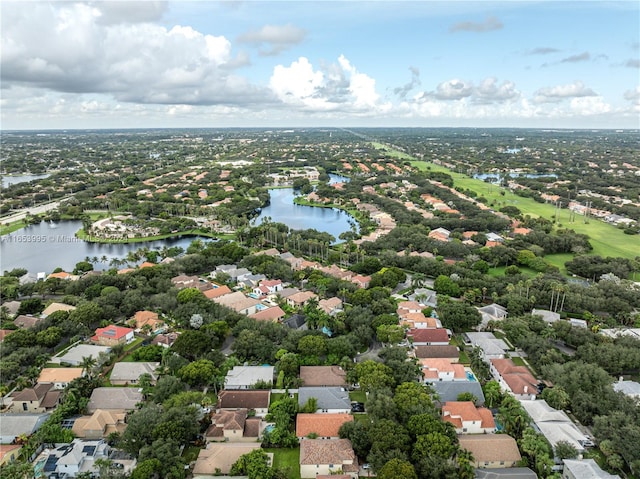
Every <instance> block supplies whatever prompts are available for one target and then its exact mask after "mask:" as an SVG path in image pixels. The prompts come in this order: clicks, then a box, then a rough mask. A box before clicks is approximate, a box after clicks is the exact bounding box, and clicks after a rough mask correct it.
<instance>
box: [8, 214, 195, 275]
mask: <svg viewBox="0 0 640 479" xmlns="http://www.w3.org/2000/svg"><path fill="white" fill-rule="evenodd" d="M81 228H82V222H81V221H61V222H59V223H55V224H52V223H47V222H42V223H40V224H37V225H31V226H27V227H25V228H22V229H20V230H18V231H16V232H14V233H11V234H9V235H4V236H2V238H1V240H0V258H1V261H0V270H1V271H2V272H4V271H11V270H12V269H14V268H26V269H27V270H28V271H29V272H31V273H38V272H46V273H51V272H52V271H53V270H54V269H56V268H58V267H60V268H62V269H63V270H65V271H72V270H73V268H74V267H75V265H76V263H78V262H80V261H83V260H84V259H85V258H86V257H87V256H88V257H89V258H93V257H94V256H95V257H97V258H98V259H101V258H102V259H104V260H105V261H99V262H98V263H96V264H95V265H94V268H95V269H98V270H100V269H108V268H109V267H110V266H109V262H110V261H111V260H112V259H114V258H125V257H126V256H127V254H128V253H129V252H130V251H136V250H138V249H140V248H143V247H147V248H149V249H153V250H160V249H162V247H163V246H167V247H172V246H179V247H181V248H183V249H185V250H186V249H187V247H188V246H189V245H190V244H191V241H193V240H194V239H195V238H194V237H193V236H189V237H182V238H170V239H165V240H158V241H147V242H144V243H129V244H100V243H88V242H86V241H83V240H80V239H78V238H76V237H75V233H76V232H77V231H78V230H79V229H81ZM103 257H104V258H103Z"/></svg>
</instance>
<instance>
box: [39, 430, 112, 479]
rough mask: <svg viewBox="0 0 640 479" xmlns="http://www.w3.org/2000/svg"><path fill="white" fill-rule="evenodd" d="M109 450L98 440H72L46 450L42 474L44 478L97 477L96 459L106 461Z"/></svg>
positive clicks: (104, 443)
mask: <svg viewBox="0 0 640 479" xmlns="http://www.w3.org/2000/svg"><path fill="white" fill-rule="evenodd" d="M109 451H110V448H109V446H108V445H107V443H106V442H105V441H104V440H102V439H100V440H84V439H74V440H73V441H72V442H71V443H68V444H67V443H62V444H59V445H57V447H55V448H53V449H49V450H48V455H47V460H46V462H45V464H44V468H43V472H44V474H45V476H46V477H51V476H54V475H55V477H69V478H74V477H76V476H77V475H78V474H80V473H90V474H95V475H98V467H97V466H96V465H95V461H96V460H97V459H105V460H106V459H108V458H109Z"/></svg>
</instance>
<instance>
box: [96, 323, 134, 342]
mask: <svg viewBox="0 0 640 479" xmlns="http://www.w3.org/2000/svg"><path fill="white" fill-rule="evenodd" d="M133 339H134V335H133V329H131V328H123V327H122V326H115V325H113V324H111V325H109V326H107V327H106V328H98V329H96V334H95V336H93V337H92V338H91V342H92V343H94V344H99V345H100V346H115V345H117V344H129V343H130V342H131V341H133Z"/></svg>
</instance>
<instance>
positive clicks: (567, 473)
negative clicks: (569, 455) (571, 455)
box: [562, 459, 620, 479]
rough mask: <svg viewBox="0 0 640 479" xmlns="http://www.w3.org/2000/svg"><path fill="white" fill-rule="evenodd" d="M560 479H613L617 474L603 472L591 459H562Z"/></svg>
mask: <svg viewBox="0 0 640 479" xmlns="http://www.w3.org/2000/svg"><path fill="white" fill-rule="evenodd" d="M563 462H564V469H563V470H562V479H614V478H618V479H619V478H620V476H618V475H617V474H609V473H608V472H606V471H603V470H602V469H601V468H600V466H598V463H597V462H596V461H594V460H593V459H582V460H580V459H564V460H563Z"/></svg>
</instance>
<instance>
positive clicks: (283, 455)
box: [264, 447, 300, 479]
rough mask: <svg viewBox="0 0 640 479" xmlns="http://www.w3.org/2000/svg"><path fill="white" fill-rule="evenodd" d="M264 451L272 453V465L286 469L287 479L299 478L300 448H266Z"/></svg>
mask: <svg viewBox="0 0 640 479" xmlns="http://www.w3.org/2000/svg"><path fill="white" fill-rule="evenodd" d="M264 451H265V452H272V453H273V466H274V467H279V468H282V469H286V470H287V477H288V478H289V479H300V448H299V447H296V448H295V449H280V448H268V449H265V450H264Z"/></svg>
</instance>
